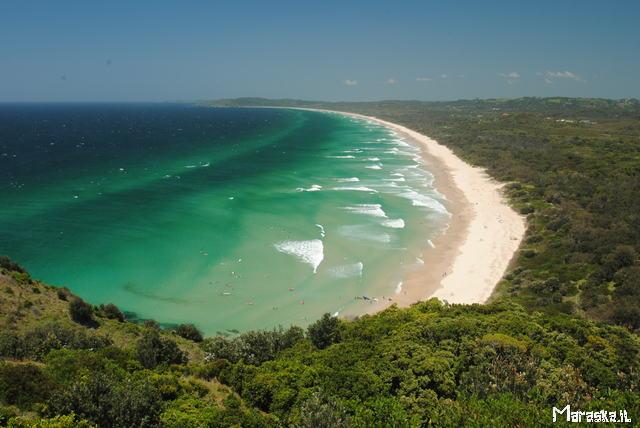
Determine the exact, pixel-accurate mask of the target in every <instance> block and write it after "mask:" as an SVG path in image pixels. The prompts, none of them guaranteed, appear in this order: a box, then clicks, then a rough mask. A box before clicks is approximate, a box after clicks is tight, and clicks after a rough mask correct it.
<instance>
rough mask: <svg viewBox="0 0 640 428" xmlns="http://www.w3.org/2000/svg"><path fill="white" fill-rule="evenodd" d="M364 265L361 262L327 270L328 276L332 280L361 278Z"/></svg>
mask: <svg viewBox="0 0 640 428" xmlns="http://www.w3.org/2000/svg"><path fill="white" fill-rule="evenodd" d="M363 268H364V265H363V264H362V262H358V263H354V264H349V265H342V266H336V267H334V268H331V269H329V274H330V275H331V276H333V277H334V278H358V277H362V271H363Z"/></svg>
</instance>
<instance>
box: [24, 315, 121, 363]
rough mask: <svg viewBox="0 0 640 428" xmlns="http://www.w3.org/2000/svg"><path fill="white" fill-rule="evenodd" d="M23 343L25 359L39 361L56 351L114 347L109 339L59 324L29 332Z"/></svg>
mask: <svg viewBox="0 0 640 428" xmlns="http://www.w3.org/2000/svg"><path fill="white" fill-rule="evenodd" d="M21 341H22V344H21V348H22V349H23V354H24V357H25V358H33V359H38V360H39V359H42V358H44V357H45V356H46V355H47V354H48V353H49V352H50V351H51V350H54V349H63V348H65V349H101V348H105V347H107V346H110V345H112V342H111V340H110V339H109V338H107V337H104V336H100V335H97V334H93V333H91V332H90V331H87V330H85V329H83V328H78V327H76V328H71V327H67V326H64V325H61V324H57V323H50V324H45V325H41V326H37V327H36V328H34V329H33V330H30V331H28V332H27V333H26V334H25V335H24V337H22V338H21Z"/></svg>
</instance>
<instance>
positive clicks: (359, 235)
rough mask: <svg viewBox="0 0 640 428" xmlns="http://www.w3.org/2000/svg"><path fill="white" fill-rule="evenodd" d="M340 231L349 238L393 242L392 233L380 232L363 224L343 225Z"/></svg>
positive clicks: (385, 242)
mask: <svg viewBox="0 0 640 428" xmlns="http://www.w3.org/2000/svg"><path fill="white" fill-rule="evenodd" d="M339 232H340V234H341V235H343V236H346V237H347V238H351V239H356V240H364V241H373V242H381V243H384V244H387V243H389V242H391V235H389V234H388V233H380V232H378V231H376V230H372V229H371V228H370V227H369V226H367V225H363V224H356V225H347V226H342V227H340V229H339Z"/></svg>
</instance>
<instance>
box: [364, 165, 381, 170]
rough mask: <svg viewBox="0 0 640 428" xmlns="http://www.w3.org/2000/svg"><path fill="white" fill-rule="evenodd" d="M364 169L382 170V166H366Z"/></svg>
mask: <svg viewBox="0 0 640 428" xmlns="http://www.w3.org/2000/svg"><path fill="white" fill-rule="evenodd" d="M365 168H368V169H382V166H381V165H367V166H365Z"/></svg>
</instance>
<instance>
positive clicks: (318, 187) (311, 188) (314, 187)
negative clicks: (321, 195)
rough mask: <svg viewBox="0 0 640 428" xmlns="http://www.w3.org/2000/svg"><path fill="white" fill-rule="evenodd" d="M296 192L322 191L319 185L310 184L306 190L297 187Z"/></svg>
mask: <svg viewBox="0 0 640 428" xmlns="http://www.w3.org/2000/svg"><path fill="white" fill-rule="evenodd" d="M296 190H297V191H298V192H317V191H318V190H322V186H321V185H319V184H312V185H311V187H309V188H308V189H305V188H304V187H298V188H297V189H296Z"/></svg>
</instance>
